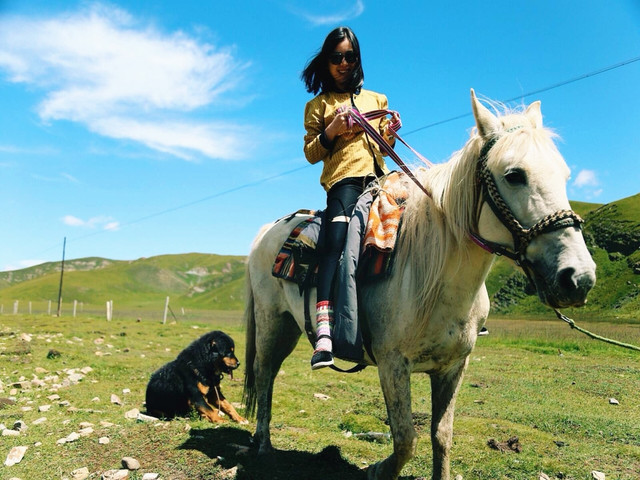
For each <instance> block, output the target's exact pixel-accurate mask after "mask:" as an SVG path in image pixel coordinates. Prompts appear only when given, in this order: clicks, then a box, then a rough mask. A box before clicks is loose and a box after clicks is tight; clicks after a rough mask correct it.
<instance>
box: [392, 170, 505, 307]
mask: <svg viewBox="0 0 640 480" xmlns="http://www.w3.org/2000/svg"><path fill="white" fill-rule="evenodd" d="M443 167H444V166H443ZM453 168H461V165H457V166H456V165H455V164H454V165H447V166H446V167H445V168H443V169H442V170H440V171H437V172H433V177H432V178H436V179H437V181H434V183H433V187H434V188H433V189H432V192H433V193H432V196H431V197H427V196H425V195H424V194H423V193H422V192H421V191H419V190H417V188H416V189H415V190H414V191H413V192H412V194H411V200H410V202H409V203H408V205H407V209H406V211H405V215H407V216H406V218H405V220H403V228H402V229H401V242H400V245H401V248H399V249H398V252H397V254H398V258H397V259H396V265H398V267H399V269H398V270H397V275H398V276H400V277H401V278H402V280H403V281H402V282H398V283H399V284H405V283H406V282H407V281H408V282H410V285H403V286H402V287H399V288H403V289H404V288H408V290H409V291H410V292H411V295H414V298H416V299H417V302H418V303H419V305H417V307H418V309H419V310H422V312H423V313H424V315H426V316H429V314H430V311H431V310H432V309H433V308H434V307H435V305H436V304H437V303H438V302H439V301H440V300H441V295H450V294H451V293H452V290H456V291H457V292H459V293H460V294H464V295H465V296H467V298H469V299H473V298H475V296H476V295H477V294H478V292H479V291H480V289H481V288H482V285H483V283H484V281H485V279H486V276H487V274H488V272H489V269H490V267H491V263H492V261H493V258H492V256H491V255H490V254H488V253H487V252H486V251H484V250H483V249H481V248H480V247H478V246H476V245H475V244H474V243H473V242H472V241H471V240H470V237H469V235H468V233H469V230H470V228H471V227H470V223H471V221H470V220H466V223H467V224H468V225H466V228H464V226H461V223H465V222H460V221H459V218H456V219H454V218H447V216H457V217H465V218H467V219H470V218H472V217H473V210H474V209H475V205H474V202H472V201H471V198H472V195H471V196H470V197H469V199H468V201H466V202H465V201H460V199H459V198H458V197H456V192H453V194H452V192H449V191H448V189H449V188H452V186H451V185H452V182H450V181H446V180H445V179H448V178H450V177H451V175H453V173H452V169H453ZM429 176H431V175H429ZM425 180H427V181H428V180H429V178H428V177H425ZM455 185H456V186H458V185H457V184H455ZM467 188H472V187H468V186H467ZM466 193H468V192H464V191H461V192H459V193H457V195H458V196H462V195H464V194H466ZM471 193H473V192H471ZM447 199H450V200H451V199H453V200H452V201H456V202H459V203H458V204H456V206H455V208H453V207H452V206H451V205H446V204H444V202H446V201H447ZM463 206H464V208H462V207H463ZM456 210H458V211H460V213H458V214H456V213H452V212H456ZM463 210H464V211H463Z"/></svg>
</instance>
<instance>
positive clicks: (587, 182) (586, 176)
mask: <svg viewBox="0 0 640 480" xmlns="http://www.w3.org/2000/svg"><path fill="white" fill-rule="evenodd" d="M599 184H600V182H599V181H598V177H597V176H596V172H594V171H593V170H580V172H578V175H577V176H576V179H575V180H574V181H573V185H574V186H576V187H580V188H582V187H595V186H597V185H599Z"/></svg>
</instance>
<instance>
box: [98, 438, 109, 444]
mask: <svg viewBox="0 0 640 480" xmlns="http://www.w3.org/2000/svg"><path fill="white" fill-rule="evenodd" d="M110 441H111V440H109V437H100V438H99V439H98V443H99V444H100V445H108V444H109V442H110Z"/></svg>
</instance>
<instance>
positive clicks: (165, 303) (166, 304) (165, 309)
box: [162, 296, 169, 324]
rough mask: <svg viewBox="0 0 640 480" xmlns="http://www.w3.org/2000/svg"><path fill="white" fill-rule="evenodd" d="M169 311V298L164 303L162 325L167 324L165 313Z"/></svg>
mask: <svg viewBox="0 0 640 480" xmlns="http://www.w3.org/2000/svg"><path fill="white" fill-rule="evenodd" d="M168 310H169V297H168V296H167V299H166V300H165V301H164V315H163V317H162V323H163V324H165V323H167V311H168Z"/></svg>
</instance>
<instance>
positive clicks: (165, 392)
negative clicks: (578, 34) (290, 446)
mask: <svg viewBox="0 0 640 480" xmlns="http://www.w3.org/2000/svg"><path fill="white" fill-rule="evenodd" d="M234 350H235V344H234V342H233V339H232V338H231V337H230V336H229V335H227V334H226V333H224V332H221V331H219V330H214V331H213V332H209V333H206V334H205V335H203V336H202V337H200V338H198V339H197V340H194V341H193V342H192V343H191V344H190V345H189V346H188V347H187V348H185V349H184V350H183V351H182V352H180V354H179V355H178V357H177V358H176V359H175V360H173V361H172V362H169V363H167V364H165V365H163V366H162V367H161V368H160V369H158V370H157V371H156V372H154V373H153V374H152V375H151V378H150V379H149V384H148V385H147V393H146V403H147V413H148V414H149V415H153V416H154V417H158V418H173V417H176V416H187V415H188V414H189V413H190V411H191V409H192V408H195V409H196V410H197V412H198V413H199V414H200V416H201V417H204V418H206V419H207V420H209V421H210V422H212V423H219V422H222V421H223V419H222V417H221V416H220V415H219V411H222V412H224V413H225V414H227V415H228V416H229V417H231V419H232V420H234V421H236V422H238V423H248V422H247V420H245V419H244V418H242V417H241V416H240V415H238V412H236V410H235V408H233V405H231V404H230V403H229V402H228V401H227V400H226V399H225V397H224V395H222V392H221V391H220V381H221V380H222V377H223V374H225V373H226V374H229V376H230V377H231V378H233V370H235V369H236V368H238V367H239V366H240V362H239V361H238V359H237V358H236V356H235V353H234Z"/></svg>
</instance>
